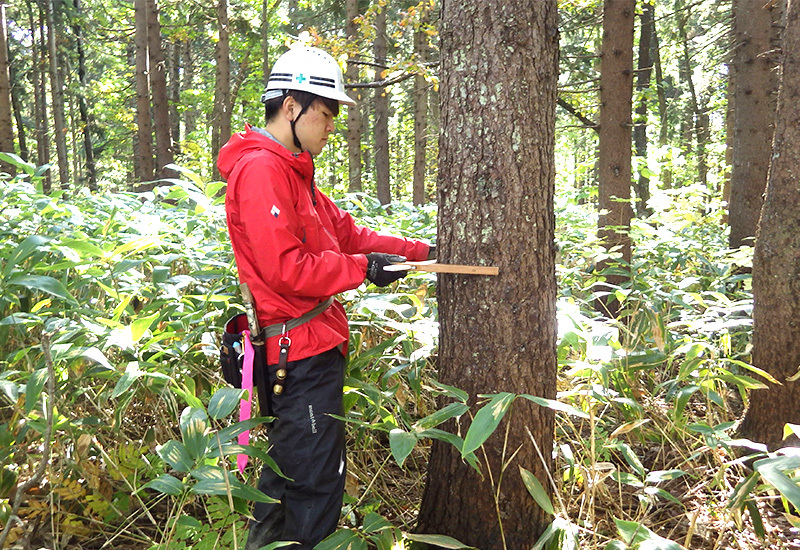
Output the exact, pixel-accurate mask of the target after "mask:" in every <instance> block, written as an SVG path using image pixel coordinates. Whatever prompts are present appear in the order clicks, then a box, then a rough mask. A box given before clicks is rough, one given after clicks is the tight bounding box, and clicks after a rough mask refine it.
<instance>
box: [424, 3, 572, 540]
mask: <svg viewBox="0 0 800 550" xmlns="http://www.w3.org/2000/svg"><path fill="white" fill-rule="evenodd" d="M557 19H558V13H557V7H556V2H555V0H542V1H541V2H537V4H536V9H531V4H530V3H529V2H519V1H518V2H496V1H495V0H448V1H447V2H445V3H444V4H443V6H442V27H441V35H440V38H441V67H440V89H441V100H442V104H441V116H442V119H441V134H440V140H439V154H440V156H439V162H440V164H439V175H438V197H439V205H440V209H439V215H440V220H439V236H438V241H439V242H438V244H439V257H440V259H441V260H442V261H445V262H451V263H465V264H481V263H487V264H494V265H497V266H499V268H500V275H499V276H498V277H497V278H489V277H470V276H462V275H450V276H446V275H442V276H441V277H440V279H439V283H438V297H439V318H440V349H439V358H438V367H439V379H440V380H441V381H442V382H444V383H445V384H450V385H455V386H457V387H460V388H462V389H463V390H465V391H467V392H468V393H469V395H471V396H473V398H474V396H476V395H478V394H483V393H495V392H503V391H506V392H511V393H519V394H522V393H527V394H534V395H538V396H542V397H545V398H554V397H555V381H556V353H555V345H556V340H555V338H556V333H555V327H556V322H555V302H556V279H555V251H554V247H553V238H554V226H555V216H554V210H553V195H554V186H555V184H554V178H555V167H554V162H555V160H554V148H555V137H554V135H555V107H556V80H557V72H558V38H557V37H558V22H557ZM460 421H461V422H463V423H464V424H466V422H467V421H466V415H465V416H464V417H462V418H461V420H460ZM553 422H554V419H553V415H552V411H550V410H549V409H545V408H539V407H536V406H534V405H532V404H531V403H530V402H528V401H527V400H524V399H518V400H517V401H516V402H515V403H514V408H513V410H512V412H511V416H510V417H506V419H505V420H504V421H503V423H502V424H501V425H500V427H499V428H498V430H497V432H496V433H495V434H494V435H493V436H492V437H490V438H489V439H488V440H487V441H486V442H485V444H484V445H483V449H482V451H481V452H482V453H484V452H485V456H486V464H485V465H484V470H483V476H480V475H478V474H477V473H476V472H475V471H474V470H473V469H472V468H471V467H470V466H468V465H466V464H465V463H464V461H463V460H462V458H461V454H460V453H459V452H458V451H457V450H456V449H455V448H454V447H453V446H452V445H450V444H445V443H441V442H438V441H436V442H434V444H433V447H432V449H431V456H430V460H429V464H428V476H427V481H426V487H425V492H424V495H423V499H422V505H421V509H420V514H419V524H418V526H417V530H418V531H420V532H425V533H443V534H447V535H450V536H453V537H456V538H458V539H459V540H461V541H462V542H465V543H467V544H469V545H471V546H474V547H476V548H481V549H487V550H488V549H492V550H494V549H501V548H509V549H521V548H531V546H532V545H533V544H534V542H535V541H536V539H537V538H538V536H539V534H540V533H541V532H542V531H543V530H544V528H545V527H546V526H547V523H548V517H547V515H546V514H545V513H544V512H543V511H542V510H541V509H540V508H539V507H538V506H537V505H536V504H535V502H534V501H533V499H532V498H531V496H530V494H528V492H527V490H526V489H525V486H524V484H523V482H522V479H521V476H520V470H519V467H524V468H525V469H527V470H529V471H532V472H533V473H534V474H535V475H536V476H537V477H538V479H539V480H540V481H541V482H542V484H543V485H544V486H545V487H548V486H549V484H548V482H547V478H546V471H547V470H548V468H550V466H551V464H550V456H551V452H552V443H553V431H554V425H553ZM451 428H452V429H455V428H454V427H453V426H452V424H451ZM465 428H466V426H465V425H462V426H461V427H460V429H461V433H462V434H463V433H464V429H465ZM529 433H530V434H531V435H532V436H533V438H535V441H536V442H537V444H538V447H539V448H540V449H541V453H542V458H543V459H544V462H545V464H543V463H542V459H540V457H539V455H538V454H537V452H536V449H535V446H534V445H533V442H532V441H531V437H529ZM512 455H513V457H512ZM482 456H483V454H482ZM504 461H505V463H506V464H507V468H506V470H505V474H504V475H503V476H502V482H500V477H501V476H500V469H501V466H502V464H503V463H504ZM490 472H491V473H490ZM497 484H499V485H500V486H499V487H497ZM495 495H498V497H497V500H495Z"/></svg>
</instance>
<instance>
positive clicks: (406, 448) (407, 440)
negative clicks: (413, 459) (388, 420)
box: [389, 428, 417, 467]
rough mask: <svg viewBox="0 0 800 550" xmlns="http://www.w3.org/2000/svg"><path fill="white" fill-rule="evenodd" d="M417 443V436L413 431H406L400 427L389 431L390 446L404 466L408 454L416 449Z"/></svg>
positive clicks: (394, 455)
mask: <svg viewBox="0 0 800 550" xmlns="http://www.w3.org/2000/svg"><path fill="white" fill-rule="evenodd" d="M416 444H417V437H416V435H414V434H413V433H409V432H404V431H403V430H401V429H399V428H395V429H394V430H392V431H390V432H389V448H390V449H391V451H392V456H393V457H394V459H395V460H396V461H397V464H398V465H399V466H400V467H402V466H403V462H405V461H406V458H408V455H410V454H411V451H413V450H414V446H415V445H416Z"/></svg>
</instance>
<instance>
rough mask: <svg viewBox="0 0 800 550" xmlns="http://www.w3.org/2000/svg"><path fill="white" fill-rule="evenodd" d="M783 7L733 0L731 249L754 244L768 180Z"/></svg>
mask: <svg viewBox="0 0 800 550" xmlns="http://www.w3.org/2000/svg"><path fill="white" fill-rule="evenodd" d="M779 12H780V9H779V8H778V7H776V6H774V5H773V4H771V3H767V4H766V5H763V4H761V3H758V2H751V1H748V0H733V35H734V50H733V61H732V62H731V83H732V86H733V88H732V91H731V94H730V95H731V101H733V103H734V104H735V105H736V109H733V110H732V111H731V115H732V117H733V120H732V130H733V139H732V140H731V149H732V151H731V157H732V158H731V160H732V163H731V175H730V201H729V203H728V220H729V224H730V229H731V231H730V235H729V238H728V243H729V245H730V247H731V248H739V247H740V246H742V245H744V244H747V245H751V246H752V244H753V238H754V237H755V234H756V227H757V226H758V218H759V216H760V215H761V206H762V204H763V199H762V197H763V195H764V189H765V188H766V185H767V172H768V170H769V162H770V155H771V154H772V137H773V134H774V133H775V108H776V96H777V90H778V77H777V74H776V67H775V65H776V63H775V56H774V55H771V53H772V51H773V50H774V49H775V47H776V44H775V41H776V40H777V38H778V37H777V32H776V30H775V29H776V26H777V23H778V21H779Z"/></svg>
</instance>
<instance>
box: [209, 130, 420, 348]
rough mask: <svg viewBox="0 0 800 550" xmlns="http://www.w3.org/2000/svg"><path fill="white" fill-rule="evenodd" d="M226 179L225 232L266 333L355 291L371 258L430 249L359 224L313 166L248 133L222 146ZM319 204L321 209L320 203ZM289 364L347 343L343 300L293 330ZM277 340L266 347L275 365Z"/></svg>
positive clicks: (416, 256) (306, 157)
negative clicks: (320, 184)
mask: <svg viewBox="0 0 800 550" xmlns="http://www.w3.org/2000/svg"><path fill="white" fill-rule="evenodd" d="M217 165H218V166H219V170H220V173H221V174H222V176H223V177H225V178H226V179H227V181H228V189H227V192H226V196H225V210H226V214H227V222H228V232H229V234H230V238H231V244H232V245H233V253H234V256H235V258H236V265H237V267H238V269H239V279H240V280H241V282H243V283H247V285H248V286H249V287H250V291H251V292H252V293H253V297H254V298H255V301H256V310H257V312H258V320H259V323H260V325H261V326H262V327H264V326H267V325H272V324H275V323H283V322H285V321H287V320H289V319H292V318H296V317H300V316H301V315H303V314H304V313H306V312H308V311H310V310H311V309H313V308H314V306H316V305H317V304H318V303H319V302H322V301H324V300H326V299H327V298H328V297H330V296H333V295H334V294H338V293H339V292H343V291H345V290H350V289H353V288H356V287H358V286H359V285H360V284H361V283H362V282H363V281H364V277H365V274H366V271H367V257H366V256H365V254H367V253H369V252H386V253H391V254H401V255H403V256H406V257H407V258H408V259H409V260H424V259H425V258H426V257H427V255H428V249H429V247H428V245H427V244H425V243H423V242H421V241H414V240H410V239H404V238H399V237H393V236H389V235H381V234H378V233H376V232H375V231H372V230H370V229H367V228H365V227H360V226H357V225H356V224H355V223H354V221H353V219H352V218H351V217H350V215H349V214H348V213H346V212H344V211H343V210H341V209H340V208H339V207H337V206H336V205H335V204H334V203H333V201H331V200H330V199H329V198H328V197H327V196H325V194H323V193H322V192H321V191H319V190H318V189H315V186H314V164H313V161H312V159H311V155H310V154H309V153H308V152H307V151H306V152H303V153H301V154H299V155H295V154H293V153H292V152H290V151H289V150H288V149H286V148H285V147H284V146H283V145H281V144H280V143H278V142H276V141H274V140H273V139H271V138H269V137H268V136H266V135H264V134H262V133H260V132H258V131H256V130H253V129H251V128H249V127H248V128H246V130H245V132H242V133H238V134H234V135H233V136H232V137H231V139H230V141H228V143H227V144H226V145H225V146H224V147H222V149H221V150H220V153H219V159H218V161H217ZM315 203H316V204H315ZM289 336H290V338H291V339H292V345H291V348H290V349H289V357H288V360H289V361H296V360H298V359H305V358H307V357H311V356H312V355H316V354H318V353H322V352H324V351H328V350H330V349H332V348H334V347H336V346H338V345H339V344H342V343H343V342H347V339H348V337H349V331H348V325H347V317H346V316H345V312H344V308H343V307H342V305H341V304H340V303H339V302H334V303H333V305H331V306H330V307H329V308H328V309H327V310H326V311H325V312H324V313H322V314H320V315H319V316H317V317H315V318H314V319H312V320H311V321H309V322H307V323H305V324H303V325H301V326H299V327H297V328H295V329H293V330H291V331H290V334H289ZM278 350H279V347H278V337H275V338H271V339H270V340H269V341H268V342H267V358H268V359H267V360H268V362H269V363H276V362H277V357H278Z"/></svg>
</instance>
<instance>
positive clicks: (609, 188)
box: [597, 0, 636, 316]
mask: <svg viewBox="0 0 800 550" xmlns="http://www.w3.org/2000/svg"><path fill="white" fill-rule="evenodd" d="M635 8H636V1H635V0H605V1H604V2H603V46H602V56H601V59H600V129H599V151H598V160H597V162H598V196H599V207H600V219H599V236H600V238H601V239H603V241H604V242H605V245H606V247H607V248H609V249H612V248H616V249H618V253H619V255H620V257H621V260H622V264H623V265H624V266H629V265H630V262H631V239H630V235H629V230H630V226H631V218H632V217H633V209H632V208H631V203H630V198H631V101H632V96H633V22H634V15H635ZM608 265H609V263H608V262H600V263H599V264H598V268H599V269H600V270H601V271H602V270H603V269H605V268H606V267H607V266H608ZM628 279H629V277H628V276H627V275H624V274H618V273H615V274H611V275H608V276H607V277H606V280H607V282H608V283H609V284H610V285H614V286H618V285H621V284H623V283H625V282H626V281H627V280H628ZM603 303H604V307H606V308H607V310H608V311H607V312H608V313H609V314H610V315H613V316H616V315H617V313H618V306H619V304H618V302H616V300H614V299H608V300H603Z"/></svg>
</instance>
